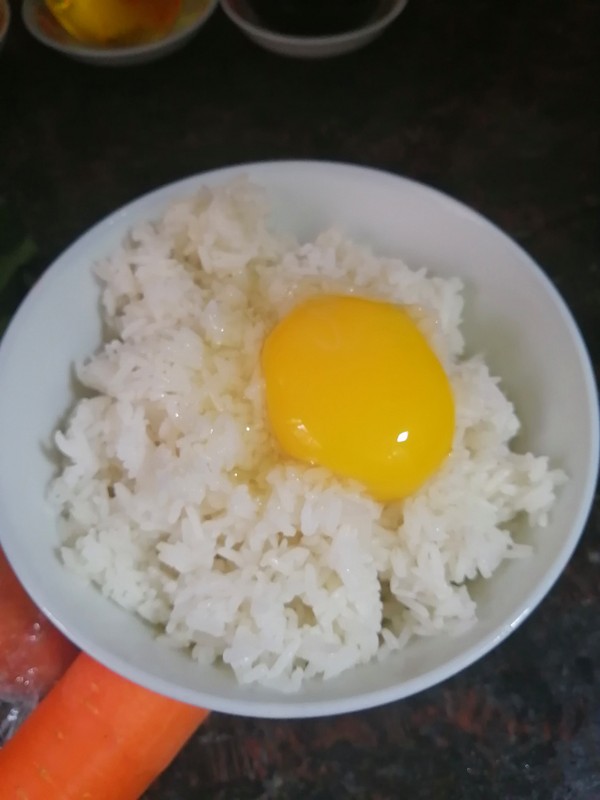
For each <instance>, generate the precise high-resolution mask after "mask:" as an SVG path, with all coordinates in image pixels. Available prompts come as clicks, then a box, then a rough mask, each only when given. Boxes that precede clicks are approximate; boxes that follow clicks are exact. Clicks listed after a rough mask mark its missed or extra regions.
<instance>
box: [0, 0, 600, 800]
mask: <svg viewBox="0 0 600 800" xmlns="http://www.w3.org/2000/svg"><path fill="white" fill-rule="evenodd" d="M17 6H18V4H17V3H14V4H13V7H14V8H15V10H16V9H17ZM16 17H18V14H16V15H15V19H14V23H13V26H12V29H11V31H10V35H9V39H8V41H7V43H6V45H5V49H4V51H3V52H2V54H1V55H0V192H1V191H2V189H4V191H6V192H7V193H8V194H9V196H10V198H11V202H13V203H14V204H15V205H16V206H17V207H18V209H19V211H20V213H21V215H22V217H23V219H24V220H25V222H26V225H27V226H28V228H29V229H30V231H31V232H32V235H33V236H34V238H35V240H36V242H37V244H38V247H39V256H38V258H37V260H36V262H35V264H34V265H33V267H31V268H30V269H29V270H28V271H27V272H26V273H25V274H24V275H23V276H22V277H21V278H20V279H19V280H18V281H17V285H13V287H12V289H13V295H14V297H13V299H14V302H16V301H17V300H18V298H19V297H20V296H21V295H22V294H23V292H24V290H25V287H26V285H27V282H28V281H31V280H32V279H33V278H34V277H35V275H36V274H37V273H39V272H40V271H41V270H42V269H43V268H44V267H45V266H46V265H47V264H48V263H50V262H51V260H52V259H53V258H54V257H55V256H56V255H57V254H58V253H59V252H60V251H61V250H62V249H63V248H64V247H65V246H66V245H68V244H69V243H70V242H71V240H72V239H74V238H75V237H76V236H78V235H79V234H80V233H82V232H83V231H84V230H85V229H86V228H88V227H89V226H90V225H92V224H93V223H94V222H96V221H97V220H98V219H100V218H101V217H103V216H104V215H105V214H107V213H108V212H110V211H112V210H114V209H115V208H116V207H117V206H120V205H121V204H123V203H125V202H127V201H129V200H131V199H132V198H134V197H136V196H137V195H139V194H141V193H143V192H145V191H147V190H149V189H152V188H155V187H157V186H159V185H161V184H164V183H167V182H170V181H172V180H174V179H177V178H180V177H183V176H187V175H189V174H192V173H196V172H199V171H202V170H204V169H209V168H212V167H216V166H220V165H225V164H229V163H236V162H244V161H251V160H257V159H271V158H282V157H284V158H288V157H294V158H296V157H301V158H327V159H335V160H342V161H349V162H357V163H361V164H367V165H372V166H376V167H381V168H384V169H387V170H391V171H392V172H396V173H400V174H403V175H407V176H410V177H414V178H416V179H418V180H421V181H424V182H426V183H429V184H432V185H434V186H436V187H438V188H440V189H442V190H444V191H446V192H448V193H450V194H452V195H454V196H455V197H457V198H459V199H461V200H463V201H464V202H466V203H468V204H469V205H471V206H474V207H475V208H476V209H478V210H479V211H481V212H483V213H484V214H485V215H487V216H488V217H490V218H491V219H492V220H494V221H495V222H496V223H498V224H499V225H500V226H501V227H503V228H504V229H505V230H506V231H507V232H508V233H509V234H510V235H512V236H513V237H515V238H516V239H517V240H518V241H519V242H520V243H522V244H523V245H524V246H525V248H526V249H527V250H528V251H529V252H530V253H531V254H532V255H533V257H534V258H535V259H536V260H538V262H539V263H540V264H541V265H542V266H543V268H544V269H545V271H546V272H547V274H548V275H549V276H550V277H551V279H552V280H553V281H554V282H555V283H556V284H557V286H558V287H559V289H560V291H561V292H562V293H563V296H564V297H565V299H566V301H567V303H568V304H569V305H570V307H571V309H572V311H573V313H574V315H575V317H576V319H577V321H578V322H579V324H580V326H581V329H582V332H583V334H584V336H585V338H586V340H587V343H588V345H589V348H590V350H591V353H592V357H593V360H594V363H595V366H596V368H598V367H599V366H600V325H599V315H600V275H599V269H600V267H599V241H598V212H599V206H600V187H599V184H598V176H599V172H598V168H599V166H600V163H599V161H600V159H599V150H598V131H599V130H600V126H599V123H600V113H599V111H600V106H599V103H598V100H597V99H596V98H595V93H596V90H597V88H598V80H597V78H598V75H599V74H600V59H599V58H598V53H599V52H600V47H599V42H600V35H599V34H600V5H599V4H598V2H597V0H556V2H553V3H548V2H546V1H545V0H529V2H518V1H516V0H514V1H513V2H498V1H497V0H496V1H495V2H493V1H492V0H463V2H449V0H411V2H410V3H409V6H408V8H407V10H406V12H405V13H404V14H403V15H401V17H400V18H399V19H398V21H397V22H396V23H395V24H394V26H393V27H392V28H391V29H390V30H389V32H388V33H386V34H385V35H384V36H383V37H382V38H381V39H380V40H378V41H376V42H375V43H374V44H373V45H372V46H370V47H369V48H367V49H365V50H363V51H361V52H359V53H356V54H354V55H351V56H348V57H344V58H340V59H336V60H331V61H326V62H320V63H306V62H300V61H292V60H287V59H284V58H280V57H277V56H273V55H270V54H268V53H265V52H263V51H262V50H260V49H258V48H257V47H255V46H254V45H252V44H250V43H249V42H247V41H246V40H245V39H244V38H243V37H242V36H241V35H240V34H239V33H238V31H237V30H236V29H235V28H234V27H233V26H232V25H231V24H230V23H229V22H228V20H226V18H225V17H224V15H223V14H222V13H221V12H220V11H219V12H218V13H216V14H215V15H214V17H213V18H212V20H211V21H210V22H209V24H208V25H207V26H206V27H205V28H204V29H203V30H202V31H201V33H200V35H199V36H198V37H197V38H196V39H195V40H194V41H193V42H192V43H191V44H190V45H189V46H188V47H186V48H185V49H184V50H183V51H181V52H180V53H178V54H176V55H174V56H172V57H170V58H168V59H166V60H164V61H161V62H158V63H156V64H154V65H148V66H146V67H140V68H133V69H123V70H110V69H97V68H93V67H86V66H82V65H78V64H76V63H75V62H72V61H69V60H68V59H66V58H64V57H61V56H60V55H57V54H55V53H53V52H51V51H50V50H47V49H45V48H44V47H42V46H41V45H39V44H38V43H37V42H36V41H34V40H33V39H32V38H31V37H29V36H28V35H27V33H26V32H25V31H24V29H23V27H22V25H21V23H20V20H19V19H17V18H16ZM11 308H12V306H11V307H10V308H9V307H8V306H7V307H6V308H5V309H3V311H10V310H11ZM549 357H552V356H551V354H549ZM599 586H600V504H599V503H598V501H597V499H596V504H595V507H594V510H593V512H592V515H591V517H590V520H589V522H588V525H587V529H586V531H585V534H584V536H583V538H582V540H581V543H580V545H579V547H578V549H577V551H576V554H575V556H574V557H573V559H572V561H571V563H570V564H569V566H568V568H567V570H566V572H565V573H564V575H563V576H562V577H561V579H560V580H559V581H558V583H557V584H556V586H555V587H554V589H553V590H552V591H551V593H550V594H549V596H548V597H547V599H546V600H545V601H544V602H543V603H542V605H541V606H540V607H539V608H538V609H537V610H536V611H535V612H534V613H533V615H532V616H531V617H530V618H529V619H528V620H527V621H526V622H525V623H524V624H523V625H522V627H521V628H520V629H519V630H518V631H517V632H516V633H515V634H514V635H512V636H511V637H510V638H509V639H508V640H507V641H506V642H504V643H503V644H502V645H501V646H500V647H499V648H497V649H496V650H495V651H493V652H492V653H491V654H489V655H488V656H486V657H485V658H483V659H482V660H481V661H479V662H478V663H476V664H475V665H473V666H471V667H470V668H469V669H467V670H465V671H464V672H463V673H461V674H459V675H457V676H456V677H454V678H453V679H451V680H448V681H446V682H445V683H443V684H442V685H440V686H438V687H436V688H434V689H431V690H429V691H426V692H423V693H422V694H419V695H417V696H415V697H413V698H410V699H408V700H405V701H402V702H398V703H395V704H393V705H390V706H387V707H383V708H379V709H374V710H371V711H367V712H363V713H358V714H352V715H347V716H343V717H337V718H330V719H320V720H314V721H313V720H306V721H283V722H278V721H261V720H254V719H238V718H234V717H228V716H225V715H221V714H214V715H213V716H212V718H211V719H210V721H209V722H208V723H207V724H206V725H204V727H202V728H201V729H200V730H199V731H198V733H197V734H196V736H195V737H194V738H193V739H192V741H190V743H189V744H188V745H187V747H186V748H185V749H184V750H183V752H182V753H181V754H180V755H179V757H178V758H177V759H176V761H175V762H174V764H173V765H172V766H171V767H170V769H169V770H168V771H167V772H166V773H165V774H164V775H163V776H162V777H161V778H160V779H159V781H158V782H157V783H156V784H155V785H154V786H153V787H152V788H151V789H150V790H149V791H148V793H147V794H146V795H145V798H146V800H191V798H221V799H224V798H257V800H258V798H298V800H300V798H312V800H326V799H328V798H332V799H333V798H335V800H341V799H342V798H359V799H360V800H383V799H384V798H386V799H387V798H390V799H391V798H397V797H407V798H410V800H419V799H420V798H451V799H453V798H460V799H461V800H470V799H471V798H484V797H487V798H539V800H594V799H595V798H600V589H599V588H598V587H599Z"/></svg>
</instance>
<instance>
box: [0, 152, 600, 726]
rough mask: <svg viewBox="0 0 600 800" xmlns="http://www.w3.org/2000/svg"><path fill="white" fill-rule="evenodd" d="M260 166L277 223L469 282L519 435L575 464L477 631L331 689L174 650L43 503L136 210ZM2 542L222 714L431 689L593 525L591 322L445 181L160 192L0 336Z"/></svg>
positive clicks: (359, 701)
mask: <svg viewBox="0 0 600 800" xmlns="http://www.w3.org/2000/svg"><path fill="white" fill-rule="evenodd" d="M240 173H245V174H247V175H249V176H250V177H251V178H252V179H254V180H255V181H257V182H259V183H261V184H263V185H264V186H266V187H267V189H268V191H269V193H270V195H271V196H272V198H273V201H274V207H275V208H276V214H275V217H276V219H275V223H276V224H277V225H278V226H282V227H285V228H287V229H291V230H293V231H295V232H296V233H297V234H298V235H299V236H300V237H301V238H305V237H312V236H314V235H315V234H316V233H317V232H318V231H319V230H321V229H322V228H323V227H326V226H327V225H328V224H330V223H336V224H338V225H342V226H343V227H344V228H345V229H346V230H347V231H348V232H349V233H350V234H352V235H353V236H354V237H357V238H359V239H360V240H363V241H369V242H371V243H372V244H373V245H374V246H375V247H376V249H377V250H378V251H379V252H382V253H388V254H392V253H395V254H398V255H401V256H402V257H403V258H404V259H405V260H406V261H408V262H409V263H410V264H412V265H413V266H421V265H426V266H428V267H429V268H430V269H431V270H432V271H433V272H436V273H439V274H447V275H458V276H460V277H462V278H463V279H464V280H465V282H466V287H467V289H466V296H467V303H468V305H467V314H466V319H465V332H466V337H467V341H468V343H469V347H470V349H471V350H472V351H481V352H483V353H484V354H485V356H486V358H487V360H488V362H489V363H490V364H491V366H492V369H493V370H494V371H495V372H496V373H497V374H499V375H501V376H502V385H503V387H504V389H505V390H506V391H507V392H508V394H509V396H510V397H511V398H512V399H513V400H514V401H515V403H516V406H517V411H518V413H519V415H520V417H521V419H522V422H523V432H522V435H521V437H520V441H519V446H520V447H522V448H527V449H532V450H533V451H535V452H539V453H544V454H548V455H549V456H551V458H552V460H553V463H554V464H555V465H557V466H560V467H562V468H563V469H565V470H566V471H567V473H568V475H569V478H570V480H569V483H568V484H567V485H566V486H564V487H563V488H561V490H560V495H559V499H558V502H557V504H556V507H555V510H554V512H553V515H552V519H551V522H550V525H549V527H547V528H546V529H544V530H528V531H523V532H522V535H523V539H524V540H526V541H530V542H532V543H533V544H534V545H535V556H534V557H533V558H531V559H529V560H526V561H522V562H511V563H507V564H505V565H504V566H503V567H502V568H501V569H500V570H499V571H498V573H496V575H495V576H494V577H493V579H492V580H490V581H488V582H481V583H480V584H479V585H477V586H476V587H475V592H476V595H477V598H478V603H479V622H478V623H477V624H476V626H475V627H474V628H473V629H471V630H470V631H469V632H467V633H465V634H463V635H461V636H456V637H452V638H450V637H448V638H444V637H443V638H438V639H436V640H428V641H422V642H418V643H415V644H412V645H410V647H409V648H408V649H407V651H406V653H405V655H404V656H396V657H391V658H389V659H388V660H387V661H385V662H383V663H381V664H379V663H373V664H370V665H367V666H365V667H362V668H360V669H356V670H353V671H351V672H349V673H346V674H343V675H342V676H340V677H339V678H337V679H332V680H330V681H327V682H325V683H323V682H319V681H314V682H311V683H308V684H307V685H306V686H305V688H303V689H302V690H301V691H300V692H299V693H298V694H294V695H281V694H278V693H275V692H270V691H267V690H264V689H259V688H255V687H247V686H238V685H237V684H236V682H235V680H234V678H233V677H232V675H231V674H230V673H229V672H227V671H225V670H224V669H221V668H216V667H212V668H206V667H199V666H198V665H196V664H194V663H192V662H191V660H190V659H189V658H188V657H187V655H185V654H183V653H181V652H177V651H171V650H168V649H165V647H164V646H163V645H160V644H158V643H157V642H156V641H155V640H154V634H153V631H152V630H151V628H150V627H148V626H146V625H145V624H144V623H142V622H141V621H140V620H138V619H137V617H135V616H134V615H131V614H129V613H126V612H124V611H123V610H121V609H120V608H118V607H117V606H115V605H114V604H113V603H111V602H109V601H108V600H106V599H104V598H103V597H102V596H101V595H100V593H99V592H98V591H97V590H95V589H93V588H90V587H89V586H87V585H86V584H85V583H84V582H83V581H82V580H81V579H80V578H77V577H75V576H74V575H72V574H71V573H69V572H68V571H66V570H65V569H64V567H63V566H62V565H61V563H60V562H59V560H58V557H57V553H56V549H57V544H58V535H57V530H56V525H55V520H54V519H53V517H52V514H51V513H50V511H49V509H48V507H47V505H46V503H45V499H44V492H45V488H46V485H47V483H48V481H49V479H50V477H51V475H52V472H53V465H52V462H51V461H50V460H49V458H48V455H47V451H48V447H49V446H50V442H51V432H52V431H53V429H54V428H55V426H56V424H57V422H58V421H59V420H60V419H61V418H62V417H63V415H64V414H65V411H66V409H67V408H68V406H69V404H70V403H71V402H72V400H73V394H72V382H71V373H72V365H73V363H74V361H76V360H78V359H81V358H83V357H85V356H86V355H87V354H89V353H90V352H91V351H92V350H93V349H94V348H95V347H96V346H97V345H98V344H99V342H100V337H101V325H100V321H99V315H98V294H99V293H98V287H97V285H96V282H95V280H94V278H93V277H92V274H91V270H90V267H91V264H92V263H93V262H94V261H95V260H97V259H98V258H100V257H102V256H103V255H104V254H107V253H108V252H110V251H111V250H112V249H113V248H114V247H115V246H116V245H117V244H118V243H119V241H120V240H121V238H122V237H123V235H124V233H125V232H126V230H127V229H128V228H129V227H130V226H131V224H132V223H134V222H135V221H136V220H139V219H143V218H148V217H153V216H156V215H157V214H158V213H159V212H160V210H161V209H162V208H163V207H164V206H165V204H167V203H168V202H169V200H170V199H172V198H174V197H178V196H181V195H182V194H188V193H190V192H191V191H192V190H193V189H195V188H196V187H198V186H199V185H201V184H210V183H216V182H221V181H223V180H226V179H227V178H229V177H231V176H233V175H235V174H240ZM0 441H2V448H0V540H1V542H2V545H3V547H4V549H5V551H6V553H7V555H8V557H9V559H10V561H11V562H12V564H13V566H14V568H15V570H16V572H17V574H18V575H19V577H20V579H21V580H22V582H23V583H24V585H25V587H26V588H27V590H28V591H29V593H30V594H31V595H32V597H33V598H34V600H35V601H36V602H37V603H38V605H40V606H41V607H42V608H43V609H44V611H45V612H46V613H47V614H48V615H49V616H50V617H51V618H52V619H53V620H54V622H55V623H56V624H57V625H58V626H59V627H60V628H61V629H62V630H63V631H64V632H65V633H66V634H67V635H68V636H69V637H70V638H72V639H73V640H74V641H75V642H76V643H77V644H78V645H79V646H80V647H82V648H83V649H85V650H86V651H88V652H89V653H90V654H91V655H93V656H94V657H95V658H97V659H98V660H99V661H101V662H103V663H104V664H106V665H107V666H108V667H110V668H112V669H114V670H115V671H117V672H120V673H122V674H123V675H125V676H127V677H129V678H130V679H132V680H134V681H137V682H138V683H140V684H143V685H145V686H147V687H149V688H152V689H154V690H156V691H159V692H162V693H163V694H167V695H170V696H173V697H176V698H179V699H181V700H185V701H188V702H191V703H195V704H197V705H205V706H207V707H209V708H212V709H214V710H220V711H225V712H230V713H237V714H244V715H252V716H263V717H302V716H317V715H326V714H333V713H339V712H345V711H351V710H355V709H359V708H365V707H369V706H373V705H376V704H379V703H384V702H389V701H392V700H395V699H398V698H401V697H404V696H407V695H409V694H412V693H414V692H416V691H419V690H421V689H424V688H427V687H428V686H431V685H433V684H434V683H436V682H438V681H439V680H442V679H444V678H446V677H448V676H449V675H452V674H454V673H455V672H457V671H458V670H460V669H462V668H464V667H466V666H467V665H468V664H470V663H472V662H473V661H474V660H476V659H477V658H478V657H480V656H482V655H483V654H484V653H485V652H487V651H488V650H489V649H491V648H492V647H493V646H495V645H496V644H498V643H499V642H500V641H501V640H502V639H503V638H504V637H505V636H506V635H507V634H508V633H510V631H511V630H512V629H514V628H515V627H516V626H517V625H518V624H519V622H520V621H521V620H522V619H524V617H525V616H526V615H527V614H528V613H529V612H530V611H531V610H532V609H533V608H534V607H535V605H536V604H537V603H538V602H539V601H540V600H541V599H542V598H543V596H544V595H545V594H546V592H547V591H548V590H549V588H550V587H551V585H552V583H553V582H554V581H555V579H556V578H557V577H558V575H559V574H560V572H561V571H562V569H563V567H564V565H565V564H566V562H567V560H568V558H569V556H570V555H571V553H572V550H573V548H574V547H575V545H576V543H577V540H578V538H579V535H580V533H581V531H582V529H583V526H584V524H585V520H586V517H587V513H588V511H589V507H590V504H591V501H592V497H593V491H594V486H595V478H596V470H597V464H598V410H597V396H596V389H595V384H594V380H593V375H592V371H591V368H590V364H589V359H588V356H587V353H586V351H585V347H584V344H583V342H582V340H581V337H580V335H579V332H578V330H577V327H576V326H575V324H574V322H573V320H572V318H571V316H570V314H569V312H568V310H567V308H566V306H565V305H564V303H563V301H562V300H561V299H560V297H559V295H558V294H557V292H556V291H555V289H554V288H553V286H552V285H551V283H550V282H549V281H548V279H547V278H546V277H545V276H544V275H543V273H542V272H541V271H540V270H539V269H538V268H537V267H536V266H535V265H534V264H533V262H532V261H531V260H530V259H529V257H528V256H527V255H526V254H525V253H524V252H523V251H522V250H521V249H520V248H518V247H517V246H516V245H515V244H514V243H513V242H512V241H511V240H509V239H508V238H507V237H506V236H505V235H504V234H502V233H501V232H500V231H499V230H498V229H497V228H495V227H494V226H493V225H491V224H490V223H488V222H487V221H486V220H484V219H483V218H481V217H480V216H478V215H477V214H475V213H473V212H471V211H470V210H469V209H467V208H465V207H464V206H462V205H460V204H458V203H456V202H455V201H453V200H451V199H449V198H447V197H445V196H444V195H441V194H439V193H437V192H435V191H433V190H431V189H428V188H426V187H423V186H421V185H419V184H415V183H413V182H411V181H407V180H404V179H402V178H399V177H395V176H391V175H388V174H385V173H380V172H377V171H374V170H368V169H363V168H360V167H349V166H346V165H340V164H328V163H318V162H272V163H266V164H255V165H248V166H243V167H234V168H229V169H226V170H218V171H215V172H211V173H208V174H205V175H202V176H198V177H194V178H191V179H188V180H186V181H182V182H179V183H177V184H174V185H171V186H169V187H166V188H165V189H161V190H159V191H157V192H154V193H152V194H150V195H148V196H146V197H143V198H141V199H140V200H137V201H136V202H134V203H132V204H131V205H129V206H127V207H126V208H124V209H122V210H121V211H118V212H116V213H115V214H113V215H112V216H111V217H109V218H108V219H106V220H104V221H103V222H101V223H99V224H98V225H97V226H96V227H95V228H93V229H92V230H90V231H89V232H88V233H86V234H85V235H84V236H83V237H82V238H81V239H79V240H78V241H77V242H76V243H75V244H74V245H73V246H71V247H70V248H69V249H68V250H67V251H66V252H65V253H64V254H63V255H62V256H61V257H60V258H59V259H58V260H57V261H56V262H55V263H54V264H53V265H52V267H51V268H50V269H49V270H48V271H47V272H46V273H45V275H44V276H43V277H42V278H41V280H40V281H39V282H38V284H37V285H36V286H35V287H34V289H33V290H32V292H31V293H30V295H29V296H28V297H27V299H26V300H25V302H24V304H23V305H22V306H21V308H20V310H19V311H18V313H17V315H16V317H15V318H14V320H13V322H12V324H11V326H10V328H9V330H8V331H7V333H6V335H5V337H4V340H3V342H2V345H1V347H0Z"/></svg>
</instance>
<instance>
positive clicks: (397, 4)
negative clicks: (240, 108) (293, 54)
mask: <svg viewBox="0 0 600 800" xmlns="http://www.w3.org/2000/svg"><path fill="white" fill-rule="evenodd" d="M243 2H244V3H245V0H243ZM220 3H221V8H222V9H223V11H224V12H225V14H226V15H227V16H228V17H229V19H230V20H231V22H233V24H234V25H236V26H237V27H238V28H241V29H242V30H243V31H245V33H247V34H248V36H251V37H254V38H258V39H261V40H262V41H264V42H269V43H271V44H274V45H284V44H285V45H290V46H294V47H295V46H298V47H300V46H303V47H311V46H312V47H321V46H334V45H344V44H348V45H349V44H351V43H352V42H354V41H356V40H360V39H363V38H367V37H370V36H372V35H373V36H374V35H375V34H377V33H378V32H379V31H381V30H383V28H386V27H387V26H388V25H390V24H391V23H392V22H393V21H394V20H395V19H396V17H397V16H399V15H400V13H401V12H402V11H404V8H405V7H406V6H407V4H408V0H390V2H389V8H388V9H387V11H385V10H384V6H383V4H382V6H381V9H380V10H379V12H378V14H379V16H378V17H377V18H376V19H374V20H372V21H371V22H367V23H366V24H365V25H361V26H360V27H358V28H354V29H352V30H350V31H344V32H342V33H335V34H326V35H324V36H299V35H297V34H296V35H295V34H287V33H279V32H278V31H275V30H273V29H272V28H267V27H264V26H262V25H260V24H257V23H255V22H253V21H252V20H250V19H248V17H246V16H245V14H244V13H243V11H242V10H240V9H238V8H237V3H235V2H232V0H220Z"/></svg>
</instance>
